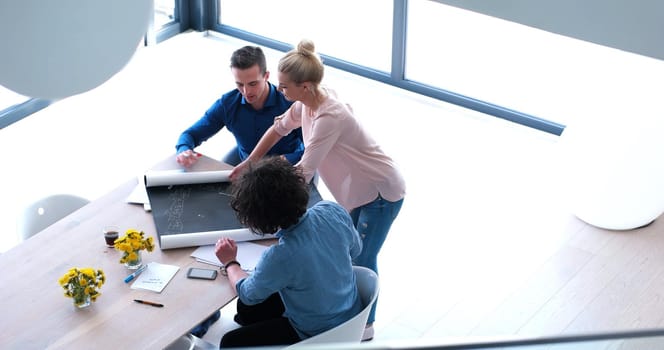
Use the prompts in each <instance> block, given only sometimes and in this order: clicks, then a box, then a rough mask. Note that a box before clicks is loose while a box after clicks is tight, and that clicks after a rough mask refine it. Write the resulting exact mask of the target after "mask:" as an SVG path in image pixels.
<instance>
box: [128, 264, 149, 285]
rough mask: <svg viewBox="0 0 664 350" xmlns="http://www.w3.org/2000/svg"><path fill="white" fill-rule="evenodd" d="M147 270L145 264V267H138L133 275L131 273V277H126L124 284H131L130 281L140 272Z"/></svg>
mask: <svg viewBox="0 0 664 350" xmlns="http://www.w3.org/2000/svg"><path fill="white" fill-rule="evenodd" d="M147 268H148V265H147V264H145V265H143V266H141V267H139V268H138V270H136V271H134V273H132V274H131V275H129V276H127V277H126V278H125V279H124V281H125V283H129V282H131V280H133V279H134V278H136V276H138V275H140V274H141V272H143V271H144V270H145V269H147Z"/></svg>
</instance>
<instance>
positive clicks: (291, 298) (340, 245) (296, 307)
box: [235, 201, 362, 339]
mask: <svg viewBox="0 0 664 350" xmlns="http://www.w3.org/2000/svg"><path fill="white" fill-rule="evenodd" d="M277 237H279V243H277V244H275V245H273V246H272V247H270V248H268V250H266V251H265V253H263V256H262V257H261V259H260V261H259V262H258V264H257V265H256V269H255V270H254V272H253V273H252V274H251V275H249V277H247V278H244V279H242V280H240V281H238V283H237V284H236V286H235V288H236V289H237V294H238V296H239V298H240V300H242V302H243V303H245V304H247V305H255V304H258V303H260V302H262V301H263V300H265V299H266V298H267V297H269V296H270V295H271V294H273V293H275V292H279V295H280V296H281V299H282V300H283V302H284V306H285V308H286V311H285V312H284V316H285V317H287V318H288V319H289V321H290V323H291V325H292V326H293V328H295V330H296V331H297V332H298V334H299V335H300V338H302V339H306V338H308V337H311V336H314V335H316V334H319V333H322V332H324V331H326V330H328V329H331V328H333V327H335V326H337V325H339V324H341V323H343V322H345V321H347V320H349V319H351V318H352V317H353V316H355V315H356V314H357V313H359V312H360V310H361V308H362V303H361V300H360V298H359V294H358V291H357V286H356V283H355V275H354V274H353V265H352V259H353V258H355V257H356V256H357V255H358V254H359V253H360V251H361V250H362V243H361V240H360V237H359V235H358V233H357V230H355V227H354V226H353V222H352V221H351V218H350V215H348V212H346V210H344V209H343V208H342V207H341V206H340V205H338V204H336V203H333V202H330V201H320V202H318V203H316V204H315V205H314V206H312V207H311V208H309V210H307V212H306V213H305V214H304V215H303V216H302V218H300V221H299V222H298V223H297V224H295V225H294V226H292V227H289V228H287V229H283V230H281V231H279V232H278V233H277Z"/></svg>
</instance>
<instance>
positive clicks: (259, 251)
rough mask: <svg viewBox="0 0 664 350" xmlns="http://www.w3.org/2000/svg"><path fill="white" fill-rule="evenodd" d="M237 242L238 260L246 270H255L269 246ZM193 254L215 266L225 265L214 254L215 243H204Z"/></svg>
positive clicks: (197, 259) (197, 258)
mask: <svg viewBox="0 0 664 350" xmlns="http://www.w3.org/2000/svg"><path fill="white" fill-rule="evenodd" d="M236 244H237V258H236V260H237V261H238V262H240V264H241V265H242V269H243V270H245V271H253V270H254V269H255V268H256V264H257V263H258V261H259V260H260V258H261V256H262V255H263V252H265V251H266V250H267V249H268V247H267V246H264V245H262V244H257V243H252V242H236ZM191 256H192V257H194V258H196V261H199V262H202V263H205V264H210V265H214V266H219V267H221V266H223V264H222V263H221V262H219V259H218V258H217V256H216V255H214V244H211V245H204V246H200V247H198V248H197V249H196V250H194V252H193V253H191Z"/></svg>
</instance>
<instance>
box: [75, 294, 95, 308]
mask: <svg viewBox="0 0 664 350" xmlns="http://www.w3.org/2000/svg"><path fill="white" fill-rule="evenodd" d="M90 303H91V302H90V296H89V295H85V296H83V300H78V301H77V300H76V298H74V305H75V306H76V307H77V308H79V309H84V308H86V307H88V306H90Z"/></svg>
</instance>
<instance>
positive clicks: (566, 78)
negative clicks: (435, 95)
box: [405, 0, 664, 125]
mask: <svg viewBox="0 0 664 350" xmlns="http://www.w3.org/2000/svg"><path fill="white" fill-rule="evenodd" d="M407 33H408V34H407V39H406V42H407V49H406V54H407V56H406V69H405V72H406V79H410V80H415V81H419V82H423V83H425V84H429V85H433V86H437V87H440V88H443V89H446V90H449V91H454V92H457V93H459V94H462V95H465V96H469V97H472V98H476V99H480V100H483V101H487V102H490V103H494V104H499V105H501V106H505V107H507V108H510V109H514V110H518V111H522V112H525V113H528V114H531V115H536V116H538V117H540V118H544V119H547V120H551V121H555V122H557V123H560V124H564V125H569V123H571V122H573V121H574V120H575V119H577V118H584V114H588V113H592V112H591V111H592V109H596V108H597V105H598V104H599V103H604V102H606V101H609V100H610V99H611V98H620V96H623V97H624V96H625V94H622V93H619V91H621V90H626V87H629V90H631V91H632V92H633V91H634V90H633V89H650V86H651V84H650V80H651V77H652V74H653V72H656V71H662V69H664V62H662V61H659V60H655V59H651V58H647V57H645V56H641V55H637V54H633V53H629V52H625V51H621V50H617V49H612V48H609V47H606V46H601V45H597V44H592V43H589V42H586V41H581V40H577V39H573V38H570V37H566V36H562V35H557V34H553V33H550V32H546V31H543V30H539V29H534V28H532V27H528V26H525V25H520V24H517V23H514V22H509V21H505V20H501V19H498V18H495V17H490V16H486V15H482V14H478V13H476V12H471V11H467V10H462V9H459V8H456V7H452V6H447V5H442V4H439V3H436V2H434V1H426V0H409V8H408V31H407ZM643 91H644V92H645V90H643ZM610 96H612V97H610ZM607 98H608V100H607ZM589 104H590V105H589ZM593 105H594V106H593Z"/></svg>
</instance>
